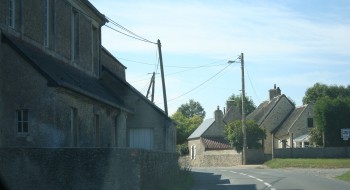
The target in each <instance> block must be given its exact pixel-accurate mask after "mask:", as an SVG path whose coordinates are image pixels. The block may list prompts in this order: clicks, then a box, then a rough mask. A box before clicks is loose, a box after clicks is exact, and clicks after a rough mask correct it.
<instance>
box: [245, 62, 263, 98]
mask: <svg viewBox="0 0 350 190" xmlns="http://www.w3.org/2000/svg"><path fill="white" fill-rule="evenodd" d="M245 71H246V73H247V75H248V79H249V83H250V86H251V87H252V89H253V92H254V94H255V97H256V98H257V99H258V101H259V102H260V98H259V96H258V95H257V93H256V91H255V88H254V86H253V83H252V80H251V79H250V75H249V72H248V68H247V66H246V67H245Z"/></svg>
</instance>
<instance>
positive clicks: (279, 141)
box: [188, 85, 314, 166]
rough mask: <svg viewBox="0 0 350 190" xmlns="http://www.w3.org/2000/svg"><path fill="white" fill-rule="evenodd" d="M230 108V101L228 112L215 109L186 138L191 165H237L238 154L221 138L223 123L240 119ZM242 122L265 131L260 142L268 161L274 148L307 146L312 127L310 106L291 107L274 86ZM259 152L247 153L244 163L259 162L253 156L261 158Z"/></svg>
mask: <svg viewBox="0 0 350 190" xmlns="http://www.w3.org/2000/svg"><path fill="white" fill-rule="evenodd" d="M230 105H232V102H227V107H228V111H227V113H225V114H223V113H222V111H221V110H219V108H218V109H217V110H216V111H215V113H214V118H210V119H207V120H205V121H204V122H203V123H202V124H201V125H200V126H199V127H198V128H197V129H196V130H195V131H194V132H193V133H192V134H191V135H190V136H189V137H188V147H189V150H190V164H191V165H192V166H232V165H237V164H240V163H241V160H240V159H241V157H240V156H241V155H240V154H238V153H237V152H236V151H234V150H233V148H231V147H230V144H229V142H228V141H227V140H226V139H225V135H224V126H225V125H226V124H228V123H230V122H232V121H235V120H239V119H241V114H240V113H239V110H238V109H237V108H236V107H234V106H230ZM246 119H251V120H254V121H255V122H256V123H257V124H258V125H259V127H261V128H264V129H265V130H266V136H267V137H266V139H265V140H263V142H262V145H263V153H264V154H265V158H271V155H272V154H273V149H276V148H291V147H301V148H304V147H308V146H310V143H309V133H310V130H311V128H312V127H313V126H314V124H313V106H312V105H303V106H300V107H295V105H294V103H293V102H292V101H290V100H289V98H287V97H286V96H285V95H284V94H281V90H280V88H276V85H275V86H274V88H273V89H270V90H269V100H267V101H264V102H262V103H261V104H260V105H259V106H258V107H257V108H256V109H255V110H254V111H253V112H252V113H250V114H249V115H248V116H247V118H246ZM248 138H249V137H248ZM248 149H249V147H248ZM263 153H261V151H260V152H259V151H255V152H254V151H250V153H249V151H248V155H247V160H248V161H249V162H260V161H261V159H264V158H253V157H256V156H260V157H264V155H263ZM249 156H251V158H250V157H249Z"/></svg>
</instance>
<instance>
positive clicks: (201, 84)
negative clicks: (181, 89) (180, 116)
mask: <svg viewBox="0 0 350 190" xmlns="http://www.w3.org/2000/svg"><path fill="white" fill-rule="evenodd" d="M237 59H238V58H236V60H237ZM236 60H234V61H232V62H231V63H234V62H236ZM231 63H230V64H228V65H227V66H226V67H224V68H223V69H221V70H220V71H219V72H217V73H215V74H214V75H213V76H211V77H210V78H208V79H207V80H205V81H204V82H202V83H200V84H199V85H197V86H196V87H194V88H192V89H191V90H189V91H187V92H185V93H183V94H181V95H179V96H177V97H175V98H172V99H170V100H168V102H171V101H174V100H176V99H178V98H181V97H183V96H185V95H187V94H189V93H191V92H193V91H194V90H196V89H198V88H199V87H201V86H203V85H204V84H205V83H207V82H209V81H210V80H211V79H213V78H214V77H216V76H217V75H218V74H220V73H221V72H223V71H224V70H225V69H227V67H229V66H230V65H231Z"/></svg>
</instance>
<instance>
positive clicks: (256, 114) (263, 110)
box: [247, 95, 285, 126]
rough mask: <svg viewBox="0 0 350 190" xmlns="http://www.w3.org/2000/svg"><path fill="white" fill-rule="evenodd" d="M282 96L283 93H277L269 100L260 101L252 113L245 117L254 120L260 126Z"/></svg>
mask: <svg viewBox="0 0 350 190" xmlns="http://www.w3.org/2000/svg"><path fill="white" fill-rule="evenodd" d="M282 97H285V95H279V96H276V97H274V98H273V99H272V100H270V101H264V102H262V103H261V104H260V105H259V106H258V107H257V108H256V109H255V110H254V111H253V112H252V113H250V114H249V115H248V116H247V119H252V120H254V121H255V122H256V123H257V124H258V125H259V126H260V125H261V124H262V122H263V121H264V120H265V118H266V117H267V116H268V115H269V114H270V112H271V111H272V110H273V108H274V107H275V106H276V104H277V103H278V101H279V100H280V99H281V98H282Z"/></svg>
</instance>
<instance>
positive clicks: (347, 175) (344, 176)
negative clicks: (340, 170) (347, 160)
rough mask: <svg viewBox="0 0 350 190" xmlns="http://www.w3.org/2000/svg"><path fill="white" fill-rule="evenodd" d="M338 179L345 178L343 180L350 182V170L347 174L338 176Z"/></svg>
mask: <svg viewBox="0 0 350 190" xmlns="http://www.w3.org/2000/svg"><path fill="white" fill-rule="evenodd" d="M336 178H337V179H340V180H343V181H349V182H350V171H348V172H346V173H345V174H343V175H341V176H338V177H336Z"/></svg>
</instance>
